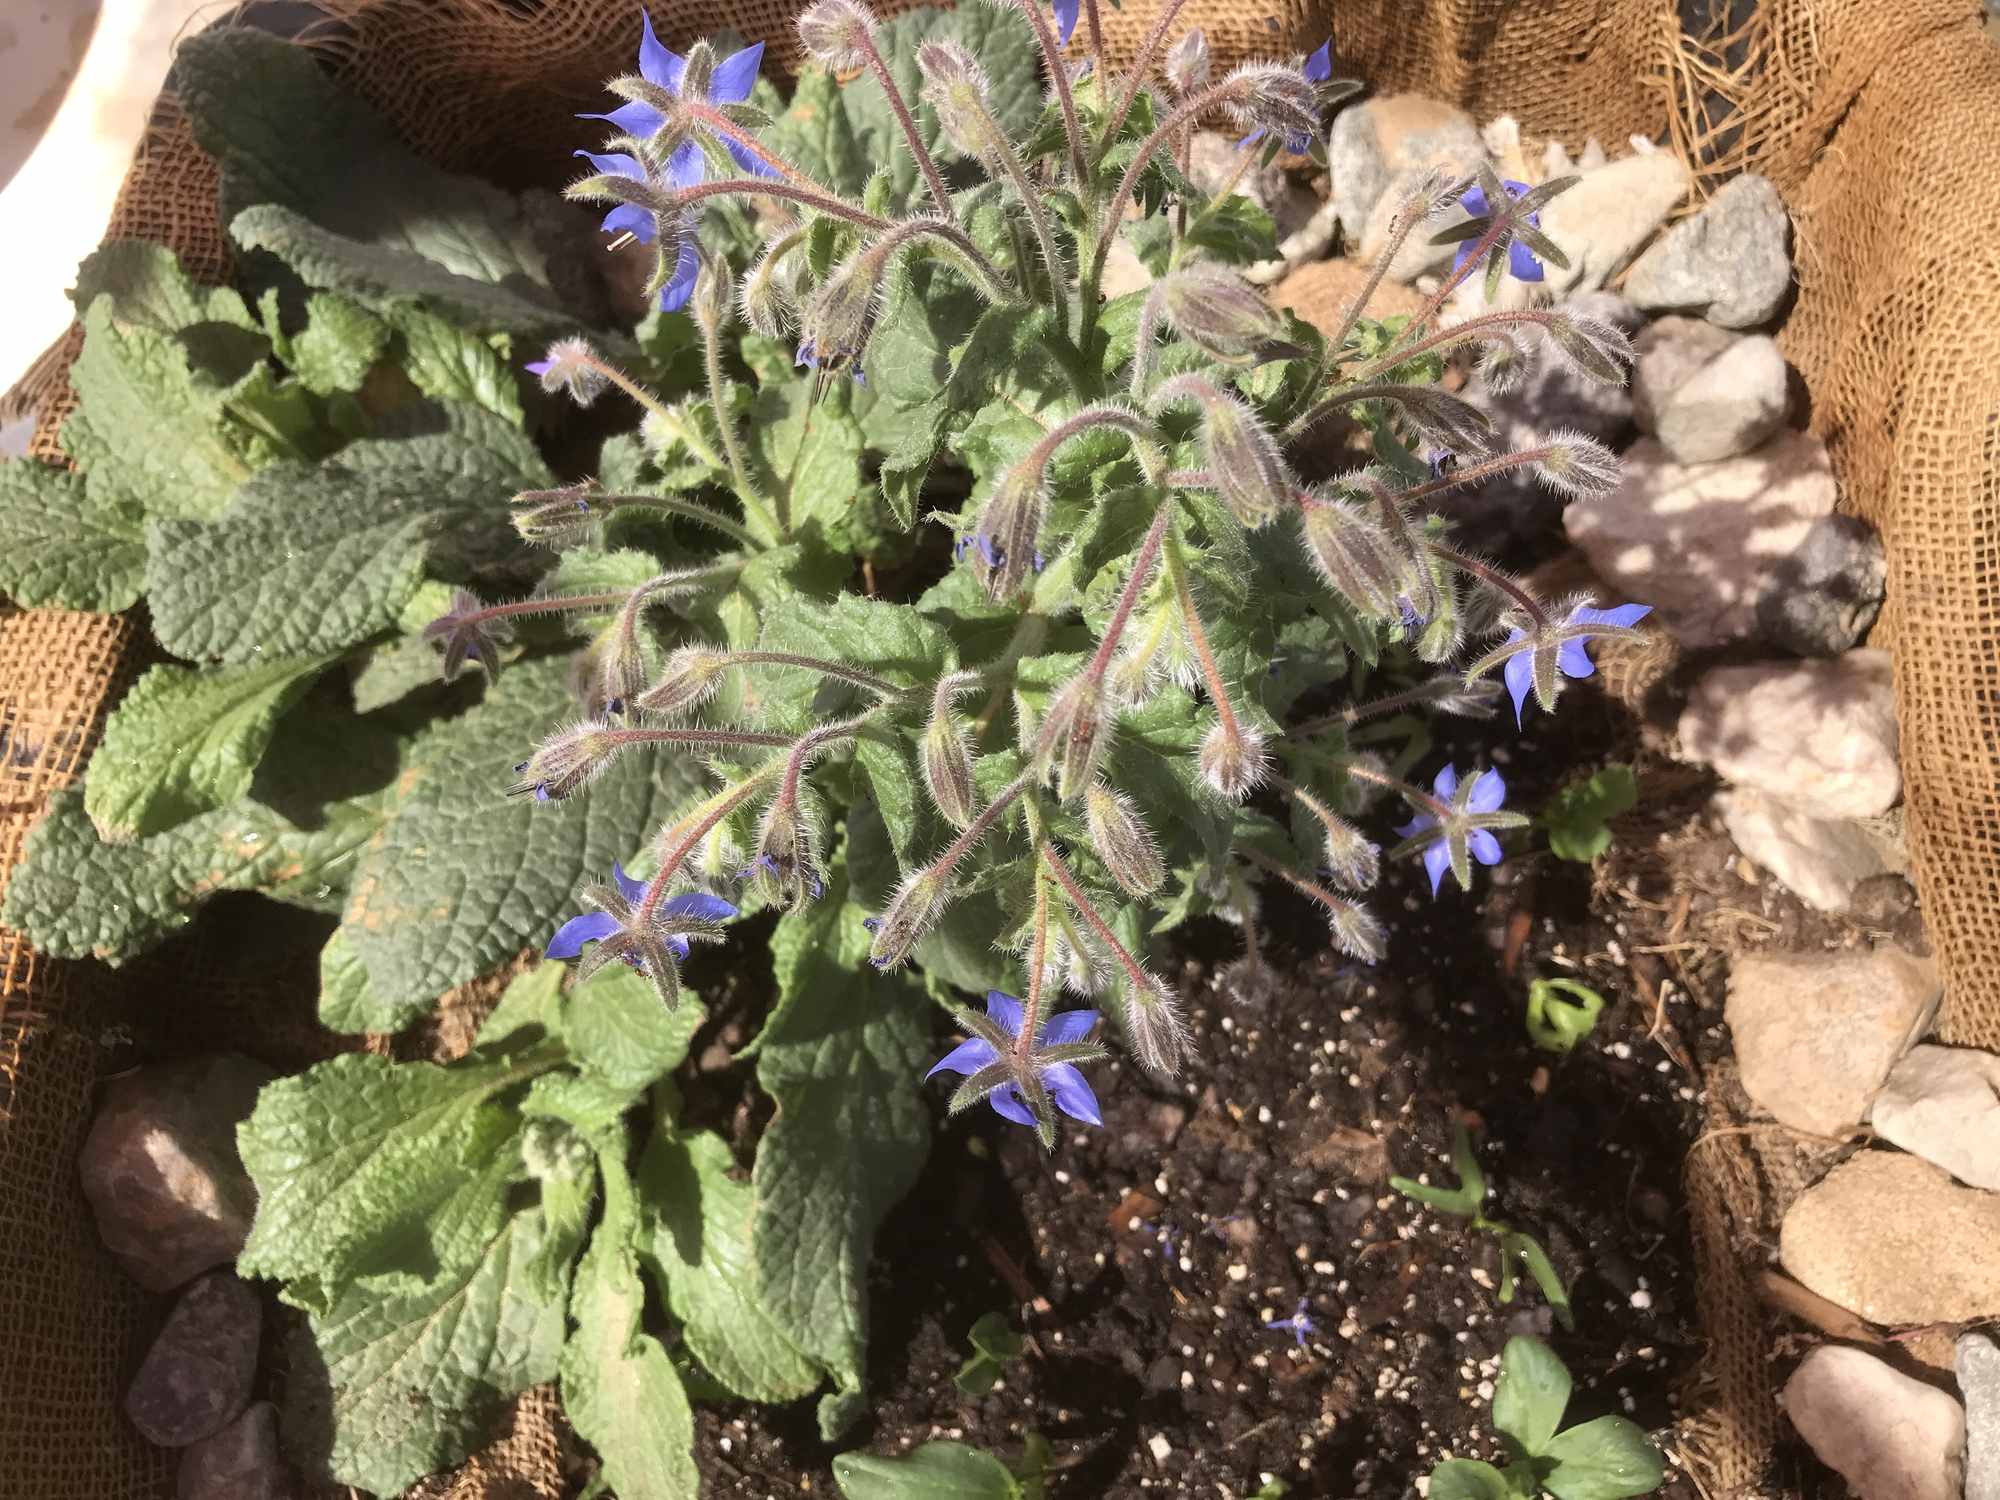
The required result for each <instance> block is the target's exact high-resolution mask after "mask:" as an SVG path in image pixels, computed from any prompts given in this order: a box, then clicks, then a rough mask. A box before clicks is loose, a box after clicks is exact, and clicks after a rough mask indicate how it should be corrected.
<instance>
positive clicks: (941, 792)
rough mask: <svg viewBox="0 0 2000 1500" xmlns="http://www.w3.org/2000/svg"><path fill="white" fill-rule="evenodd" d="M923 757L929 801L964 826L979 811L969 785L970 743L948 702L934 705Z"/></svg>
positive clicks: (970, 780)
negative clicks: (929, 795)
mask: <svg viewBox="0 0 2000 1500" xmlns="http://www.w3.org/2000/svg"><path fill="white" fill-rule="evenodd" d="M923 760H924V785H925V786H926V787H928V788H929V789H930V794H931V801H932V802H933V803H935V804H936V806H937V810H938V811H939V812H941V813H943V814H944V815H945V818H946V819H947V820H948V821H949V822H950V823H951V825H952V826H953V827H954V828H963V827H965V826H966V824H968V823H970V822H971V821H972V818H973V815H974V813H976V812H977V811H978V810H979V808H978V798H977V797H976V796H975V794H974V792H973V787H972V746H971V745H970V744H969V743H968V742H967V740H966V738H965V731H964V730H962V729H960V728H959V727H958V722H957V720H955V719H954V718H953V717H952V713H951V709H950V706H949V704H948V703H941V704H939V705H937V707H936V708H935V709H934V710H933V712H932V714H931V721H930V723H929V724H928V725H927V726H926V727H925V729H924V755H923Z"/></svg>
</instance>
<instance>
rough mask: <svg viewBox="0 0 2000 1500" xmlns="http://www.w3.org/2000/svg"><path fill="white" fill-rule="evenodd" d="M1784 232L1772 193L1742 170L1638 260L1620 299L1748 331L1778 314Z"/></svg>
mask: <svg viewBox="0 0 2000 1500" xmlns="http://www.w3.org/2000/svg"><path fill="white" fill-rule="evenodd" d="M1790 234H1791V220H1790V219H1789V218H1788V217H1787V216H1786V213H1785V205H1784V201H1783V200H1782V199H1780V198H1779V197H1778V190H1777V189H1776V188H1774V187H1772V186H1771V184H1770V183H1769V182H1768V181H1767V180H1765V179H1764V178H1762V177H1759V176H1758V175H1757V174H1756V173H1754V172H1746V173H1744V174H1743V175H1742V176H1741V177H1738V178H1736V179H1734V180H1733V181H1731V182H1730V183H1729V184H1728V185H1727V186H1726V187H1724V188H1723V189H1722V191H1721V192H1719V193H1717V194H1716V195H1715V196H1714V197H1713V198H1711V199H1709V200H1708V205H1707V206H1706V207H1705V208H1703V209H1702V210H1701V212H1700V213H1698V214H1695V215H1694V216H1693V217H1692V218H1688V219H1683V220H1682V221H1681V222H1680V223H1678V224H1676V225H1675V226H1674V227H1673V228H1672V229H1670V230H1668V231H1667V232H1666V234H1665V235H1663V236H1662V237H1661V239H1660V242H1659V243H1658V244H1657V245H1655V246H1653V248H1652V249H1650V250H1648V251H1647V252H1646V253H1645V254H1644V255H1642V256H1640V257H1639V259H1638V261H1637V263H1636V264H1634V265H1633V267H1632V273H1631V274H1630V275H1629V276H1627V277H1626V278H1625V295H1626V296H1628V297H1630V298H1631V299H1632V300H1633V301H1634V302H1636V303H1638V304H1639V306H1641V307H1643V308H1646V309H1647V310H1648V311H1660V310H1672V311H1674V312H1692V313H1700V314H1702V315H1703V316H1705V317H1706V318H1707V319H1708V320H1709V321H1710V322H1711V323H1720V324H1721V325H1722V326H1723V327H1725V328H1755V327H1756V326H1757V325H1758V324H1760V323H1768V322H1770V321H1771V319H1772V318H1774V317H1776V316H1777V315H1778V309H1779V308H1780V307H1781V306H1783V305H1784V301H1785V294H1786V292H1787V291H1788V290H1789V289H1790V287H1791V284H1792V258H1791V254H1790V253H1789V251H1788V250H1787V249H1786V244H1787V241H1788V240H1789V238H1790Z"/></svg>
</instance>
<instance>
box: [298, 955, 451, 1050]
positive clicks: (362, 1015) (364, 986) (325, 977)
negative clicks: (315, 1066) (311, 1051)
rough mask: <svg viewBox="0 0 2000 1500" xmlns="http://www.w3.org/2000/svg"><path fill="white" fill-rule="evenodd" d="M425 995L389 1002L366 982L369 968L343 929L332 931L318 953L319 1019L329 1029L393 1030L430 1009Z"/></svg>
mask: <svg viewBox="0 0 2000 1500" xmlns="http://www.w3.org/2000/svg"><path fill="white" fill-rule="evenodd" d="M430 1007H431V1002H430V999H429V998H428V997H421V998H418V999H415V1000H409V999H405V1000H404V1001H403V1002H402V1003H401V1004H391V1003H389V1002H387V1001H385V1000H383V999H382V997H381V996H380V995H378V994H376V993H375V990H374V988H373V986H371V985H370V984H369V983H368V970H367V968H366V967H365V966H364V965H363V964H362V962H361V956H360V955H359V954H358V953H356V952H355V951H354V945H353V944H352V943H350V942H348V940H347V935H346V934H345V933H343V932H335V933H334V935H333V936H332V937H330V938H328V939H327V940H326V946H325V947H324V948H322V949H320V953H319V1023H320V1025H322V1026H324V1027H326V1028H327V1030H329V1031H340V1032H345V1033H347V1034H349V1035H359V1034H360V1033H362V1032H369V1031H375V1032H395V1031H401V1030H402V1029H403V1028H404V1027H405V1026H407V1025H409V1024H410V1023H411V1022H412V1021H414V1020H416V1019H417V1017H418V1016H420V1015H422V1014H423V1013H424V1012H425V1011H427V1010H429V1009H430Z"/></svg>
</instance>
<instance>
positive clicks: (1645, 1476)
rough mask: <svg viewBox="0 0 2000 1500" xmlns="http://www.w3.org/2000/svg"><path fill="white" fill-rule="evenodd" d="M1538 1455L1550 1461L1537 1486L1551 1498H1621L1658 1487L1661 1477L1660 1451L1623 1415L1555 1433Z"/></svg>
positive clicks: (1600, 1418) (1663, 1473) (1560, 1499)
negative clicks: (1544, 1475) (1539, 1485)
mask: <svg viewBox="0 0 2000 1500" xmlns="http://www.w3.org/2000/svg"><path fill="white" fill-rule="evenodd" d="M1543 1455H1544V1456H1545V1457H1547V1458H1549V1459H1551V1460H1553V1461H1554V1463H1555V1467H1554V1468H1552V1469H1551V1470H1549V1472H1548V1475H1547V1476H1546V1477H1545V1478H1544V1479H1543V1480H1542V1485H1543V1488H1545V1489H1547V1490H1548V1492H1549V1493H1550V1494H1552V1495H1554V1496H1555V1497H1556V1500H1622V1497H1623V1496H1626V1495H1644V1494H1648V1493H1650V1492H1652V1491H1653V1490H1656V1489H1658V1488H1659V1487H1660V1481H1661V1480H1662V1479H1663V1478H1664V1477H1665V1475H1666V1463H1665V1460H1663V1459H1662V1458H1661V1456H1660V1450H1659V1449H1658V1448H1656V1447H1654V1446H1653V1444H1652V1442H1651V1441H1650V1440H1648V1438H1647V1437H1646V1434H1645V1432H1644V1430H1643V1429H1641V1428H1640V1427H1639V1426H1638V1424H1637V1423H1634V1422H1628V1421H1627V1420H1626V1419H1625V1418H1623V1417H1599V1418H1598V1419H1597V1420H1596V1421H1594V1422H1585V1423H1584V1424H1583V1425H1581V1426H1580V1427H1572V1428H1570V1429H1569V1430H1568V1431H1567V1432H1560V1433H1557V1434H1556V1436H1555V1439H1554V1441H1553V1442H1551V1443H1550V1444H1549V1445H1548V1447H1547V1448H1545V1449H1544V1450H1543Z"/></svg>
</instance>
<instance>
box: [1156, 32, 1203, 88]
mask: <svg viewBox="0 0 2000 1500" xmlns="http://www.w3.org/2000/svg"><path fill="white" fill-rule="evenodd" d="M1211 66H1212V63H1211V60H1210V58H1209V54H1208V38H1207V37H1206V36H1205V35H1203V34H1202V29H1201V28H1200V27H1199V26H1197V27H1195V28H1194V29H1193V30H1192V31H1190V32H1188V34H1187V35H1186V36H1184V37H1182V38H1181V39H1180V40H1179V41H1178V42H1175V43H1174V44H1173V46H1171V47H1169V48H1168V49H1167V61H1166V72H1167V85H1168V87H1170V88H1172V89H1173V91H1174V92H1175V93H1176V94H1183V95H1185V94H1192V93H1193V92H1194V91H1195V90H1196V89H1198V88H1200V87H1201V86H1202V85H1203V84H1205V83H1207V82H1208V75H1209V70H1210V68H1211Z"/></svg>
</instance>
